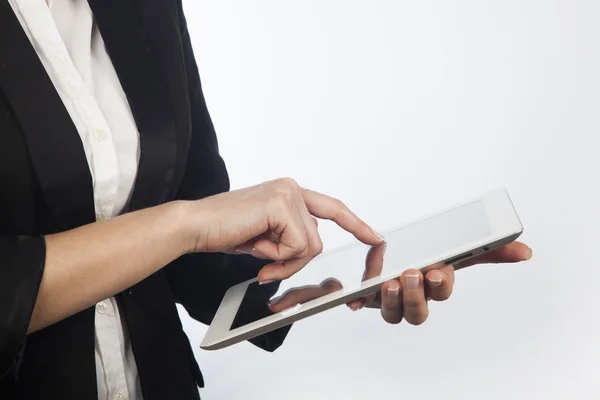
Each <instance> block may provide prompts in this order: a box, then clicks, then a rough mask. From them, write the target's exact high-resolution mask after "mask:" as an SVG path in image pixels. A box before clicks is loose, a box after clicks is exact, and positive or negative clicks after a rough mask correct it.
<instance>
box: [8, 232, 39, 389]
mask: <svg viewBox="0 0 600 400" xmlns="http://www.w3.org/2000/svg"><path fill="white" fill-rule="evenodd" d="M45 261H46V243H45V240H44V238H43V237H23V236H20V237H17V236H12V237H0V385H3V384H5V383H7V382H10V381H12V380H16V379H17V372H18V369H19V365H20V363H21V359H22V354H23V348H24V345H25V340H26V337H27V330H28V328H29V323H30V321H31V314H32V313H33V309H34V307H35V302H36V300H37V295H38V290H39V287H40V283H41V281H42V275H43V272H44V265H45Z"/></svg>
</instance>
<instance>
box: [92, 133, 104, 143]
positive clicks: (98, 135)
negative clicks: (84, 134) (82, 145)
mask: <svg viewBox="0 0 600 400" xmlns="http://www.w3.org/2000/svg"><path fill="white" fill-rule="evenodd" d="M94 138H96V140H97V141H99V142H103V141H105V140H106V132H104V131H102V130H98V131H94Z"/></svg>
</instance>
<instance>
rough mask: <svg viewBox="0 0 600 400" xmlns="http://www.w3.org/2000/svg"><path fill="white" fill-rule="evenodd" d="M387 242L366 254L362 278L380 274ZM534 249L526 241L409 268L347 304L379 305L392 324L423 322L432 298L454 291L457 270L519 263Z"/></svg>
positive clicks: (355, 307)
mask: <svg viewBox="0 0 600 400" xmlns="http://www.w3.org/2000/svg"><path fill="white" fill-rule="evenodd" d="M384 252H385V245H380V246H376V247H373V248H372V249H371V251H370V252H369V255H368V256H367V263H366V268H365V275H364V277H363V279H369V278H372V277H375V276H378V275H379V274H380V273H381V268H382V265H383V253H384ZM531 256H532V251H531V249H530V248H529V247H527V246H526V245H525V244H523V243H520V242H513V243H511V244H508V245H506V246H504V247H502V248H500V249H498V250H494V251H491V252H489V253H486V254H482V255H481V256H478V257H474V258H472V259H470V260H466V261H464V262H462V263H459V264H457V265H455V266H452V265H443V264H442V265H439V264H438V265H434V266H430V267H428V268H426V269H425V275H423V273H422V272H421V271H418V270H407V271H405V272H404V273H403V274H402V276H401V277H400V278H399V279H392V280H390V281H388V282H385V283H383V284H382V285H381V290H380V291H379V292H378V293H376V294H373V295H371V296H368V297H365V298H363V299H359V300H355V301H352V302H350V303H348V306H349V307H350V308H351V309H352V310H355V311H356V310H359V309H361V308H363V307H365V306H366V307H369V308H380V309H381V316H382V317H383V319H384V320H385V321H386V322H388V323H390V324H398V323H400V322H402V320H403V319H405V320H406V321H407V322H408V323H409V324H412V325H420V324H422V323H423V322H425V320H427V317H428V316H429V308H428V306H427V302H428V301H429V300H434V301H444V300H447V299H448V298H449V297H450V295H451V294H452V290H453V286H454V271H455V270H458V269H462V268H466V267H469V266H472V265H476V264H492V263H493V264H496V263H516V262H521V261H527V260H529V259H531Z"/></svg>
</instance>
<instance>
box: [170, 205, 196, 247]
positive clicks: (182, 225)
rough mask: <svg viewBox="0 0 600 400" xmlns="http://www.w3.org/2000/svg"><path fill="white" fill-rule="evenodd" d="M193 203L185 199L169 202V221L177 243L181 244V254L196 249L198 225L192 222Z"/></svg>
mask: <svg viewBox="0 0 600 400" xmlns="http://www.w3.org/2000/svg"><path fill="white" fill-rule="evenodd" d="M194 203H195V202H193V201H187V200H176V201H173V202H171V203H169V213H168V214H169V223H170V225H171V226H172V227H173V235H174V237H175V238H176V242H177V244H178V245H180V246H181V255H184V254H189V253H193V252H194V251H197V250H196V243H197V241H198V231H199V229H198V228H199V227H198V225H197V224H195V223H194V218H193V216H194V214H195V211H194V208H195V207H194Z"/></svg>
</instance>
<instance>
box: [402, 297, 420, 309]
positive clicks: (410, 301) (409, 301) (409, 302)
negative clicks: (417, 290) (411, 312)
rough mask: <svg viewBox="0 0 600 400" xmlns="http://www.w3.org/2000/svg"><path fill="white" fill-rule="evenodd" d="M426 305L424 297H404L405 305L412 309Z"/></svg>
mask: <svg viewBox="0 0 600 400" xmlns="http://www.w3.org/2000/svg"><path fill="white" fill-rule="evenodd" d="M424 305H425V302H424V300H423V299H416V298H413V297H408V298H405V299H404V307H406V308H411V309H420V308H422V307H423V306H424Z"/></svg>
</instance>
